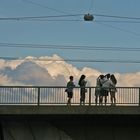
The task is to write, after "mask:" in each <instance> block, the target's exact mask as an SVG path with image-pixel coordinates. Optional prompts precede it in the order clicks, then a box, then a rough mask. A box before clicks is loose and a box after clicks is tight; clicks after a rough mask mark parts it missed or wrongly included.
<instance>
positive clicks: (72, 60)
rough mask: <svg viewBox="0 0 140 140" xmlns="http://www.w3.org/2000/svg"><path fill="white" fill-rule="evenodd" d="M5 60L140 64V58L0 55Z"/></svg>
mask: <svg viewBox="0 0 140 140" xmlns="http://www.w3.org/2000/svg"><path fill="white" fill-rule="evenodd" d="M0 59H4V60H17V61H19V60H28V61H53V62H61V61H62V62H63V61H65V62H82V63H83V62H84V63H130V64H140V60H119V59H118V60H115V59H114V60H113V59H108V60H105V59H53V58H51V59H49V58H47V59H46V58H21V57H20V58H18V57H0Z"/></svg>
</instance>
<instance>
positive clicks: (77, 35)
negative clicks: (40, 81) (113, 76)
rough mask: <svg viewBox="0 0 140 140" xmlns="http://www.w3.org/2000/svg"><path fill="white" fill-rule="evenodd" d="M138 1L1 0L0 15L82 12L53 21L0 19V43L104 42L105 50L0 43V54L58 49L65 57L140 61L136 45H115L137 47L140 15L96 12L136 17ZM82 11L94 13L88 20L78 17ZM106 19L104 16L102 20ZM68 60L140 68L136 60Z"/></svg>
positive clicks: (105, 66)
mask: <svg viewBox="0 0 140 140" xmlns="http://www.w3.org/2000/svg"><path fill="white" fill-rule="evenodd" d="M139 6H140V1H139V0H133V1H132V0H116V1H115V0H59V1H58V0H12V1H11V0H1V4H0V18H10V17H37V16H59V15H77V14H80V15H81V16H74V17H71V16H70V17H69V16H68V17H65V18H48V19H49V20H53V21H39V20H36V21H25V20H0V43H16V44H18V43H19V44H44V45H60V46H61V45H62V46H65V48H67V46H85V47H84V48H85V49H86V46H88V47H89V46H90V47H95V46H96V47H99V48H100V47H103V48H104V50H100V51H99V50H98V51H97V50H88V49H87V50H82V49H78V50H75V49H73V50H69V49H54V48H52V49H47V48H46V49H43V48H42V49H41V48H38V49H33V48H15V47H11V48H10V47H9V48H8V47H3V46H2V45H0V57H26V56H36V57H39V56H46V55H47V56H51V55H53V54H57V55H59V56H61V57H62V58H64V59H84V60H109V61H110V60H119V61H122V60H126V61H127V60H128V61H129V60H131V61H136V60H139V61H140V59H139V58H140V57H139V53H140V52H139V50H138V51H120V50H118V49H117V50H114V49H115V48H117V47H119V48H124V49H125V48H131V49H133V48H138V49H140V23H138V22H140V20H138V19H137V20H129V21H128V20H127V19H123V18H122V19H117V18H107V17H103V16H96V15H99V14H104V15H116V16H127V17H140V15H139V13H140V8H139ZM87 13H91V14H93V16H94V20H93V21H92V22H87V21H84V20H83V16H84V14H87ZM58 20H59V21H58ZM68 20H72V21H68ZM105 20H106V22H103V21H105ZM109 21H113V22H109ZM114 21H115V22H114ZM118 21H119V22H118ZM122 21H123V22H122ZM130 21H132V22H133V23H132V22H131V23H130ZM134 22H135V23H134ZM136 22H137V23H136ZM106 47H111V48H112V49H113V50H112V51H110V50H108V51H107V50H106ZM69 63H71V64H73V65H74V66H76V67H78V68H82V67H92V68H95V69H98V70H100V71H103V72H123V73H125V72H137V71H140V63H137V64H136V63H133V64H130V63H120V62H118V63H99V62H89V63H87V62H69Z"/></svg>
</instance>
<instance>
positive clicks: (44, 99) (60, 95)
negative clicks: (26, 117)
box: [0, 86, 140, 106]
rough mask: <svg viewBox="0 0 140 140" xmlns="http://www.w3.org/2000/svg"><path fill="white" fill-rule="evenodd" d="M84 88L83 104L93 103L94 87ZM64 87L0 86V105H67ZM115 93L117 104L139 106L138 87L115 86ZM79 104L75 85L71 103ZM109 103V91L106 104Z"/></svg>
mask: <svg viewBox="0 0 140 140" xmlns="http://www.w3.org/2000/svg"><path fill="white" fill-rule="evenodd" d="M86 88H87V93H86V98H85V105H95V87H86ZM65 89H66V87H62V86H61V87H60V86H59V87H47V86H0V105H38V106H39V105H67V93H66V92H65ZM115 95H116V105H118V106H119V105H121V106H140V87H117V92H116V94H115ZM98 103H99V101H98ZM79 104H80V88H79V87H75V88H74V90H73V98H72V100H71V105H79ZM110 104H111V101H110V93H109V96H108V97H107V104H106V105H110ZM103 105H104V100H103Z"/></svg>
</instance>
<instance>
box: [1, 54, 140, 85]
mask: <svg viewBox="0 0 140 140" xmlns="http://www.w3.org/2000/svg"><path fill="white" fill-rule="evenodd" d="M55 60H61V61H55ZM81 74H85V75H86V77H87V81H88V85H89V86H95V84H96V78H97V77H98V76H99V75H100V74H104V73H102V72H101V71H98V70H96V69H94V68H89V67H84V68H83V69H81V70H80V69H78V68H76V67H75V66H73V65H72V64H69V63H68V62H65V61H63V58H61V57H60V56H58V55H53V56H42V57H39V58H36V57H32V56H28V57H26V58H23V59H21V58H20V59H18V60H2V59H0V85H37V86H39V85H43V86H65V85H66V82H67V81H68V80H69V76H70V75H73V76H74V80H75V83H76V84H77V83H78V80H79V78H80V75H81ZM114 74H115V76H116V78H117V80H118V83H117V86H132V87H133V86H140V82H139V79H140V72H136V73H123V74H122V73H114Z"/></svg>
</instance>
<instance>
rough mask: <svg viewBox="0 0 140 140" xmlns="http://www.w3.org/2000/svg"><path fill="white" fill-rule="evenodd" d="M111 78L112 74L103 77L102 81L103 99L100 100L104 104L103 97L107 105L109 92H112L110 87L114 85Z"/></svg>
mask: <svg viewBox="0 0 140 140" xmlns="http://www.w3.org/2000/svg"><path fill="white" fill-rule="evenodd" d="M109 78H110V74H106V75H105V76H104V77H103V79H102V81H101V84H102V87H101V98H100V101H101V102H102V101H103V97H104V100H105V105H106V103H107V96H108V92H109V90H110V86H111V85H112V82H111V80H110V79H109Z"/></svg>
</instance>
